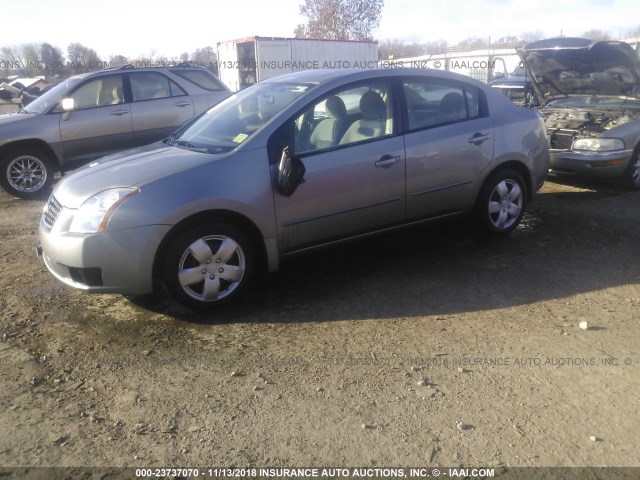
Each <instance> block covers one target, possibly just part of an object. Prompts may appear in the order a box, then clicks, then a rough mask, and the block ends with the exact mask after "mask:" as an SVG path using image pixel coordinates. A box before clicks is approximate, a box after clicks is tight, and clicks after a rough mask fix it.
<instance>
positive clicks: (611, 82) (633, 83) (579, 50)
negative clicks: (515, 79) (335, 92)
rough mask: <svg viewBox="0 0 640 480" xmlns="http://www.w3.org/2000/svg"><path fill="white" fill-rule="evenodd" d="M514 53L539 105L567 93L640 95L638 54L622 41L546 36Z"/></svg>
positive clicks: (564, 95) (634, 96) (630, 96)
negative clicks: (528, 75) (522, 67)
mask: <svg viewBox="0 0 640 480" xmlns="http://www.w3.org/2000/svg"><path fill="white" fill-rule="evenodd" d="M518 53H519V54H520V57H521V58H522V60H523V61H524V64H525V66H526V68H527V70H528V72H529V74H530V77H531V81H532V83H533V87H534V89H535V90H536V93H537V94H538V97H539V98H540V99H541V100H542V101H543V104H547V103H549V102H550V101H552V100H555V99H557V98H562V97H567V96H569V95H608V96H616V97H627V98H638V96H640V68H639V65H638V56H637V54H636V52H635V51H634V50H633V48H631V46H630V45H629V44H627V43H625V42H619V41H600V42H596V41H593V40H589V39H586V38H568V37H560V38H550V39H547V40H540V41H537V42H533V43H529V44H528V45H525V46H524V47H522V48H521V49H520V50H519V51H518Z"/></svg>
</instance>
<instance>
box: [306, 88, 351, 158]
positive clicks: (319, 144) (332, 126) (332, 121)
mask: <svg viewBox="0 0 640 480" xmlns="http://www.w3.org/2000/svg"><path fill="white" fill-rule="evenodd" d="M325 110H326V112H327V115H328V118H325V119H324V120H322V121H321V122H320V123H319V124H318V125H316V128H314V129H313V132H312V133H311V138H310V140H309V141H310V143H311V145H312V146H313V147H314V148H315V149H316V150H319V149H322V148H329V147H333V146H335V145H337V144H338V140H340V138H341V137H342V135H343V133H344V130H345V128H346V122H347V107H346V106H345V104H344V102H343V101H342V99H341V98H340V97H337V96H335V95H333V96H331V97H329V98H327V101H326V102H325Z"/></svg>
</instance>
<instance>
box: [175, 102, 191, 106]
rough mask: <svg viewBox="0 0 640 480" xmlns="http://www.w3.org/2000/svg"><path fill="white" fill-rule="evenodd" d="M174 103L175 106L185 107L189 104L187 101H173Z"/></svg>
mask: <svg viewBox="0 0 640 480" xmlns="http://www.w3.org/2000/svg"><path fill="white" fill-rule="evenodd" d="M174 105H175V106H176V107H187V106H189V105H191V104H190V103H189V102H178V103H174Z"/></svg>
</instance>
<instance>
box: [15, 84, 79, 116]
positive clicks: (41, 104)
mask: <svg viewBox="0 0 640 480" xmlns="http://www.w3.org/2000/svg"><path fill="white" fill-rule="evenodd" d="M79 81H80V79H79V78H76V77H73V78H69V79H67V80H65V81H64V82H62V83H59V84H58V85H56V86H55V87H53V88H52V89H51V90H49V91H48V92H46V93H44V94H43V95H41V96H39V97H38V98H36V99H35V100H34V101H33V102H31V103H30V104H29V105H27V106H26V107H25V108H24V111H25V112H27V113H42V112H44V111H45V110H46V109H47V108H49V106H50V105H52V104H53V103H55V102H57V101H58V98H59V97H60V96H61V95H62V94H63V93H64V92H66V91H68V90H69V89H71V88H72V87H73V86H74V85H76V84H77V83H78V82H79Z"/></svg>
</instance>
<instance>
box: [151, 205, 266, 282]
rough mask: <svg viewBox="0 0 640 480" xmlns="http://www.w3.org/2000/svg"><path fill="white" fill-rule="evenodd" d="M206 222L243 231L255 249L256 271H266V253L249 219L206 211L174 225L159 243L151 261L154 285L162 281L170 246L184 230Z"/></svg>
mask: <svg viewBox="0 0 640 480" xmlns="http://www.w3.org/2000/svg"><path fill="white" fill-rule="evenodd" d="M207 222H225V223H229V224H231V225H233V226H235V227H237V228H240V229H241V230H242V231H244V232H245V233H246V234H247V236H248V237H249V239H250V240H251V243H252V244H253V247H254V248H255V252H256V258H257V261H258V265H257V267H258V270H262V271H266V269H267V266H268V253H267V249H266V246H265V243H264V240H263V237H262V233H261V232H260V229H259V228H258V227H257V226H256V224H255V223H253V222H252V221H251V220H250V219H249V218H247V217H245V216H244V215H241V214H239V213H237V212H232V211H230V210H208V211H203V212H198V213H196V214H193V215H191V216H189V217H187V218H185V219H183V220H181V221H180V222H178V223H177V224H176V225H174V226H173V227H172V228H171V230H169V232H168V233H167V234H166V235H165V237H164V238H163V239H162V241H161V242H160V246H159V247H158V249H157V250H156V254H155V257H154V260H153V270H152V277H153V280H154V283H157V282H159V281H161V279H162V262H163V260H164V259H165V257H166V255H167V253H168V251H169V249H170V248H171V245H172V243H173V242H174V241H176V240H177V239H178V237H179V236H180V235H182V233H184V232H185V231H186V230H188V229H190V228H193V227H196V226H199V225H203V224H205V223H207Z"/></svg>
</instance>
